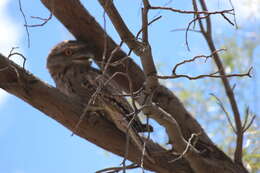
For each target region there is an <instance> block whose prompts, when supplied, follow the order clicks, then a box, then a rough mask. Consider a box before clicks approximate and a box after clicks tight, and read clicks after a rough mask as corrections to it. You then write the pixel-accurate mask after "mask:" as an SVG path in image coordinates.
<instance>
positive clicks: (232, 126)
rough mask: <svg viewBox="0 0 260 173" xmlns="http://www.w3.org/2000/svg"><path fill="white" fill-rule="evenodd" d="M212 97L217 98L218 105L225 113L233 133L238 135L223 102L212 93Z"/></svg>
mask: <svg viewBox="0 0 260 173" xmlns="http://www.w3.org/2000/svg"><path fill="white" fill-rule="evenodd" d="M210 95H212V96H213V97H215V99H216V100H217V101H218V105H219V106H220V107H221V109H222V110H223V112H224V113H225V115H226V117H227V120H228V123H229V125H230V126H231V128H232V130H233V132H234V133H236V132H237V131H236V129H235V127H234V125H233V123H232V121H231V119H230V115H229V113H228V112H227V110H226V108H225V106H224V105H223V103H222V101H221V100H220V99H219V98H218V97H217V96H216V95H215V94H213V93H211V94H210Z"/></svg>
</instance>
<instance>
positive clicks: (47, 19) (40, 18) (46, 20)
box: [25, 13, 53, 27]
mask: <svg viewBox="0 0 260 173" xmlns="http://www.w3.org/2000/svg"><path fill="white" fill-rule="evenodd" d="M52 16H53V14H52V13H50V15H49V17H47V18H42V17H38V16H31V18H32V19H38V20H41V21H43V22H42V23H40V24H32V25H28V24H25V26H26V27H39V26H44V25H45V24H47V23H48V22H49V21H50V20H51V19H52Z"/></svg>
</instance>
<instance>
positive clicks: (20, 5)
mask: <svg viewBox="0 0 260 173" xmlns="http://www.w3.org/2000/svg"><path fill="white" fill-rule="evenodd" d="M18 2H19V9H20V12H21V14H22V16H23V20H24V26H25V30H26V34H27V44H28V48H30V33H29V29H28V27H27V19H26V16H25V13H24V12H23V8H22V3H21V0H19V1H18Z"/></svg>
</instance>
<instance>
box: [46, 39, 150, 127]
mask: <svg viewBox="0 0 260 173" xmlns="http://www.w3.org/2000/svg"><path fill="white" fill-rule="evenodd" d="M91 58H93V54H92V53H91V51H90V48H89V47H88V46H87V45H86V44H85V43H83V42H79V41H64V42H61V43H59V44H58V45H57V46H55V47H54V48H53V49H52V51H51V52H50V54H49V56H48V59H47V68H48V70H49V72H50V74H51V76H52V78H53V79H54V81H55V83H56V86H57V88H58V89H60V91H62V92H63V93H65V94H66V95H68V96H70V97H76V98H78V99H80V100H81V101H82V103H84V104H85V105H87V104H88V99H87V98H91V97H93V94H94V93H95V92H96V90H97V88H100V86H102V87H101V88H102V89H101V91H100V92H98V94H97V97H96V98H95V99H94V100H93V101H94V102H93V103H94V104H95V105H98V106H101V107H102V106H104V103H106V105H108V104H112V105H114V108H115V109H117V110H118V111H119V112H120V113H121V116H122V117H120V118H121V119H124V121H125V120H127V121H126V122H128V123H129V121H130V120H131V119H132V118H133V117H131V116H130V117H126V115H127V114H130V113H132V112H133V110H132V108H131V106H130V105H129V103H128V102H127V101H126V99H125V98H123V97H118V96H114V95H120V94H121V92H120V91H119V90H118V87H117V85H116V84H115V83H114V82H113V81H111V82H109V83H107V84H106V85H105V86H104V83H105V82H106V81H107V79H108V78H107V77H106V76H104V75H101V72H100V71H99V70H98V69H95V68H93V67H91V60H90V59H91ZM110 106H111V105H110ZM123 116H125V117H123ZM107 118H108V119H110V120H111V117H107ZM112 121H115V120H112ZM131 126H132V128H133V129H134V130H135V131H137V132H145V131H152V127H151V126H146V125H144V124H142V123H141V121H140V120H139V118H138V117H135V118H134V119H133V122H132V124H131ZM120 130H122V129H120Z"/></svg>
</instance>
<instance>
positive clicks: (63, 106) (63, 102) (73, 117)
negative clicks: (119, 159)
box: [0, 0, 246, 173]
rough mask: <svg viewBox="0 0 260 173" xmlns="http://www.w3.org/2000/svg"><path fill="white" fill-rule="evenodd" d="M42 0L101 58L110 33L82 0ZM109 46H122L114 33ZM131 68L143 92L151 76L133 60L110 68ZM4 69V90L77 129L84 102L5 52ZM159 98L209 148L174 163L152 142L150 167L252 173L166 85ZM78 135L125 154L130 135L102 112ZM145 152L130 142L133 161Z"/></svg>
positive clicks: (0, 81) (0, 76)
mask: <svg viewBox="0 0 260 173" xmlns="http://www.w3.org/2000/svg"><path fill="white" fill-rule="evenodd" d="M41 1H42V3H43V4H44V5H45V6H46V7H47V8H48V9H49V10H50V11H52V13H53V14H54V15H55V16H56V17H57V18H58V19H59V21H60V22H61V23H63V24H64V25H65V27H66V28H67V29H68V30H69V31H70V32H71V33H72V34H73V35H74V36H75V37H76V39H78V40H83V41H85V42H86V43H90V44H91V45H92V46H93V50H94V53H95V57H96V59H95V60H96V61H97V62H101V61H102V54H103V50H104V39H105V38H104V31H103V29H102V28H101V27H100V25H99V24H98V23H97V22H96V21H95V19H94V18H93V17H92V16H91V15H90V14H89V13H88V12H87V11H86V9H85V8H84V7H83V6H82V5H81V4H80V2H79V1H78V0H66V1H64V0H41ZM107 46H108V47H107V52H106V54H107V56H109V55H110V54H111V51H112V50H114V49H115V48H116V47H117V45H116V44H115V42H114V41H113V40H112V39H111V38H110V37H107ZM124 57H126V54H125V53H124V52H123V51H121V50H119V51H117V52H116V53H115V54H114V58H113V61H116V60H119V59H122V58H124ZM125 67H128V70H129V74H130V78H131V79H132V82H133V83H132V84H133V90H134V91H137V90H138V89H139V88H140V87H141V86H142V85H143V83H144V81H145V76H144V73H143V72H142V70H141V69H140V68H139V67H138V66H137V65H136V64H135V63H134V62H133V61H132V60H131V59H127V60H126V61H124V65H119V66H116V67H110V68H109V71H108V72H109V74H110V75H112V74H114V73H116V72H125V69H126V68H125ZM0 69H1V72H0V87H1V88H3V89H5V90H6V91H7V92H9V93H11V94H14V95H16V96H17V97H19V98H21V99H23V100H24V101H26V102H27V103H29V104H31V105H32V106H34V107H35V108H37V109H39V110H40V111H42V112H44V113H45V114H46V115H48V116H50V117H52V118H53V119H55V120H56V121H58V122H60V123H61V124H63V125H64V126H65V127H67V128H69V129H71V130H72V129H73V127H75V124H76V123H77V121H78V119H79V116H80V115H81V113H82V111H83V109H84V108H83V107H82V106H81V105H80V103H78V102H77V101H73V100H69V99H67V97H66V96H64V95H63V94H62V93H60V92H57V89H55V88H52V87H50V86H48V85H47V84H45V83H43V82H41V81H40V80H39V79H37V78H35V77H34V76H33V75H31V74H29V73H28V72H26V71H24V70H23V69H21V68H20V67H18V66H17V65H15V64H13V63H11V62H10V61H9V60H7V59H5V57H3V56H2V55H1V57H0ZM16 71H17V72H16ZM115 81H116V82H117V83H118V84H119V85H120V86H121V88H122V90H124V91H125V92H129V84H128V80H126V78H125V77H124V76H119V75H118V76H117V77H116V78H115ZM153 98H154V100H153V101H154V102H155V103H157V104H158V105H159V106H160V107H161V108H163V109H164V110H165V111H167V112H168V113H169V114H170V115H171V116H172V117H173V118H174V119H175V120H176V122H177V123H178V125H179V126H180V129H181V132H182V135H183V137H184V138H185V139H186V140H187V139H189V138H190V137H191V135H192V134H193V133H196V134H200V136H199V140H198V143H197V145H198V146H196V147H197V148H198V149H199V151H203V152H201V153H200V154H195V155H192V153H188V154H187V156H186V157H184V158H185V159H179V160H177V161H176V162H174V163H169V162H168V161H170V160H173V159H174V156H173V155H171V154H169V153H168V152H166V150H164V149H163V148H162V147H160V146H158V145H156V144H154V143H153V142H152V141H149V142H148V151H150V153H151V155H152V156H153V158H154V159H155V161H156V163H155V164H151V163H150V162H149V161H148V160H145V162H144V163H145V164H144V167H145V168H146V169H150V170H153V171H156V172H163V173H170V172H174V173H192V172H195V171H194V170H201V172H234V173H235V172H237V173H238V172H246V170H243V169H240V167H239V166H237V165H235V164H234V163H233V161H232V160H231V159H230V158H229V157H227V156H226V155H225V154H224V153H223V152H222V151H221V150H220V149H218V148H217V147H216V146H215V145H214V143H213V142H212V141H211V140H210V139H209V137H208V136H207V134H206V133H205V132H204V130H203V129H202V128H201V126H200V125H199V124H198V122H197V121H196V120H195V119H194V118H193V117H192V116H191V114H190V113H189V112H187V111H186V109H185V107H184V106H183V105H182V103H181V102H180V101H179V99H178V98H177V97H176V96H175V95H174V94H173V93H172V92H171V91H169V90H168V89H167V88H165V87H164V86H159V87H158V88H157V89H156V92H155V93H154V97H153ZM141 100H142V98H141V99H140V100H138V101H139V102H141ZM76 134H77V135H79V136H81V137H83V138H85V139H87V140H89V141H90V142H92V143H95V144H96V145H98V146H100V147H102V148H104V149H107V150H108V151H111V152H113V153H115V154H118V155H120V156H123V155H124V153H125V135H124V134H123V133H121V132H120V131H119V130H118V129H116V127H115V126H114V125H113V124H111V123H110V122H108V121H106V120H105V119H103V118H102V116H93V115H91V114H89V115H87V118H86V119H85V120H84V121H83V122H82V123H81V125H80V127H79V129H78V131H77V132H76ZM139 156H140V153H139V152H138V150H137V149H136V148H135V146H134V145H130V148H129V156H128V159H129V160H131V161H133V162H135V163H139V162H138V161H139V159H140V157H139ZM175 157H176V156H175ZM210 166H212V170H211V169H209V168H210ZM213 169H214V170H213ZM197 172H198V171H197Z"/></svg>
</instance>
